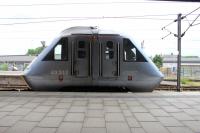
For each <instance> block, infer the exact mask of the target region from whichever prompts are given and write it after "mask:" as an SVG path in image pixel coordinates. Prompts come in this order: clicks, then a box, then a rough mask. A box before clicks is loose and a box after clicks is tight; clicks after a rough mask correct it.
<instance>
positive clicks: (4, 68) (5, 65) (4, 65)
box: [0, 63, 8, 71]
mask: <svg viewBox="0 0 200 133" xmlns="http://www.w3.org/2000/svg"><path fill="white" fill-rule="evenodd" d="M0 70H2V71H8V64H6V63H4V64H1V65H0Z"/></svg>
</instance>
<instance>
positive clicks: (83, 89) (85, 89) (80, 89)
mask: <svg viewBox="0 0 200 133" xmlns="http://www.w3.org/2000/svg"><path fill="white" fill-rule="evenodd" d="M59 91H61V92H116V93H118V92H120V93H122V92H123V93H127V92H129V90H128V89H126V88H122V87H96V86H95V87H94V86H81V87H77V86H76V87H74V86H71V87H64V88H61V89H59Z"/></svg>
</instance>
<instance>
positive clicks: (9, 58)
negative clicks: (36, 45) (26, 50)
mask: <svg viewBox="0 0 200 133" xmlns="http://www.w3.org/2000/svg"><path fill="white" fill-rule="evenodd" d="M34 58H35V56H28V55H1V56H0V70H8V71H23V70H24V69H25V68H26V67H27V66H28V64H29V63H30V62H31V61H32V60H33V59H34Z"/></svg>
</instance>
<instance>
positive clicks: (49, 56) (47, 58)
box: [43, 37, 69, 61]
mask: <svg viewBox="0 0 200 133" xmlns="http://www.w3.org/2000/svg"><path fill="white" fill-rule="evenodd" d="M61 41H65V42H67V43H65V45H66V46H65V47H64V48H65V49H66V59H62V57H63V55H62V51H63V50H62V49H63V44H62V43H61ZM58 45H61V59H55V48H56V47H57V46H58ZM43 61H69V39H68V37H62V38H60V39H59V40H58V41H57V42H56V44H55V46H53V47H52V48H51V50H50V51H49V52H48V53H47V55H46V56H45V57H44V59H43Z"/></svg>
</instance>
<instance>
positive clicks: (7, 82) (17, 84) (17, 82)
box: [0, 72, 200, 91]
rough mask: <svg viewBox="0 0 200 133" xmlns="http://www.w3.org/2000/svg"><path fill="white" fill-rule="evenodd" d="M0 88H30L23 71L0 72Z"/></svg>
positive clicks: (171, 86)
mask: <svg viewBox="0 0 200 133" xmlns="http://www.w3.org/2000/svg"><path fill="white" fill-rule="evenodd" d="M181 89H182V91H200V86H182V87H181ZM0 90H30V87H29V86H28V85H27V83H26V82H25V80H24V78H23V72H0ZM155 90H167V91H176V90H177V89H176V82H170V81H163V82H162V83H161V85H160V86H159V87H157V88H156V89H155Z"/></svg>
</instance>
